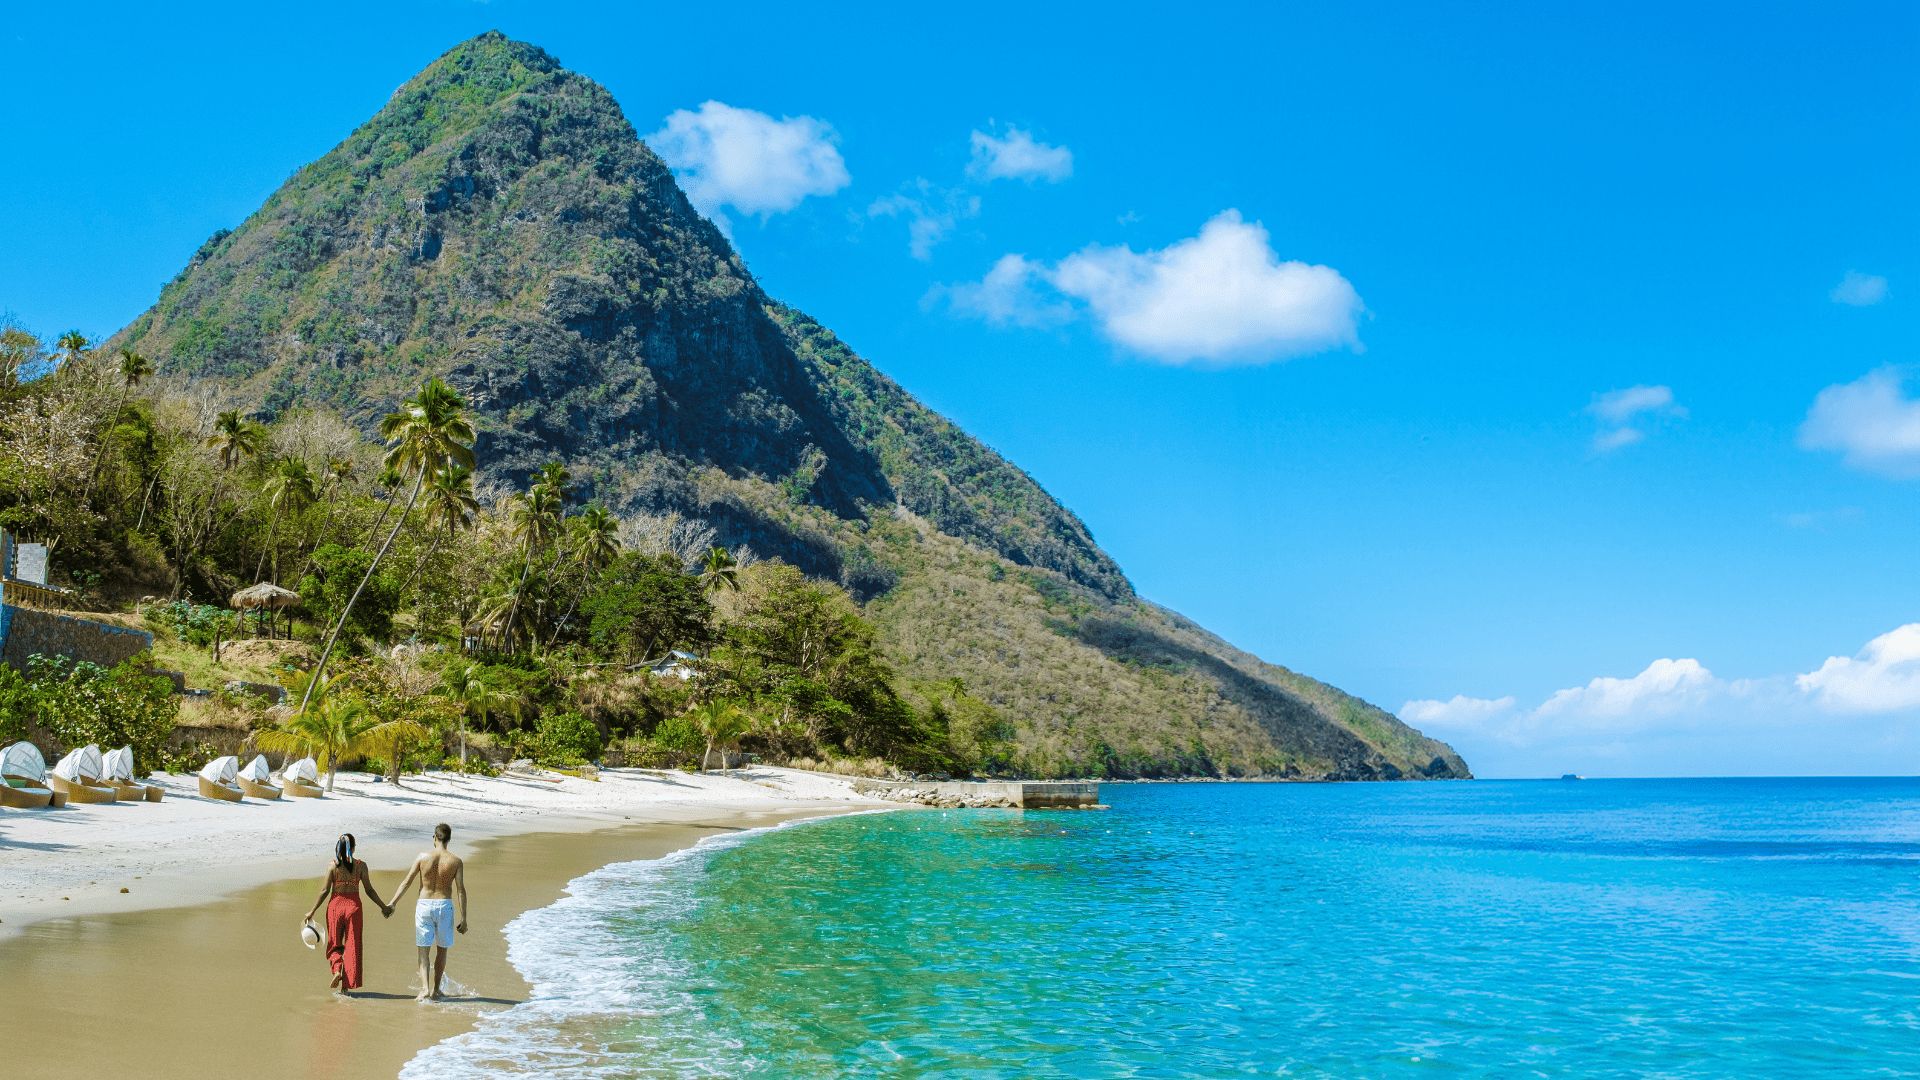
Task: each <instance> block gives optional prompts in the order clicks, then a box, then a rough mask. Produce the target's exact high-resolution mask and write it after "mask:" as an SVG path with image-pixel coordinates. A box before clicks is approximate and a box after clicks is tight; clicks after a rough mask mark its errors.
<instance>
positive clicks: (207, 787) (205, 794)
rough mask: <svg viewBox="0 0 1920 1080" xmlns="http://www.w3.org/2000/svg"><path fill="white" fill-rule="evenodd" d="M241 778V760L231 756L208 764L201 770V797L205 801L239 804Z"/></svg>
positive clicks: (216, 759) (215, 759)
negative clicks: (216, 800) (217, 800)
mask: <svg viewBox="0 0 1920 1080" xmlns="http://www.w3.org/2000/svg"><path fill="white" fill-rule="evenodd" d="M239 778H240V759H239V758H237V757H234V756H233V755H231V754H229V755H227V756H226V757H219V758H214V759H213V760H212V761H209V762H207V767H206V768H204V769H201V770H200V796H201V798H205V799H219V800H220V801H221V802H239V801H240V796H241V794H242V792H241V791H240V785H239V783H238V780H239Z"/></svg>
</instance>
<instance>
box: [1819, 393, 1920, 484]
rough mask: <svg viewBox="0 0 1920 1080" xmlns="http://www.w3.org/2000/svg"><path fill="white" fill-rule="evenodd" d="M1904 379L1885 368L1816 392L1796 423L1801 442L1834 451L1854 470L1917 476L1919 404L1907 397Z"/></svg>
mask: <svg viewBox="0 0 1920 1080" xmlns="http://www.w3.org/2000/svg"><path fill="white" fill-rule="evenodd" d="M1905 383H1906V377H1905V375H1904V374H1903V373H1902V372H1901V371H1900V370H1899V369H1897V368H1892V367H1884V368H1881V369H1879V370H1878V371H1873V372H1869V373H1868V374H1866V375H1865V376H1863V377H1862V378H1861V379H1860V380H1859V381H1858V382H1850V383H1843V384H1839V385H1835V386H1829V387H1827V388H1826V389H1825V390H1822V391H1820V393H1819V394H1818V395H1816V396H1815V397H1814V399H1813V407H1812V408H1810V409H1808V410H1807V419H1806V422H1805V423H1803V424H1801V425H1800V445H1801V446H1803V447H1806V448H1807V449H1809V450H1838V451H1840V452H1841V453H1842V454H1844V455H1845V460H1846V463H1847V464H1848V465H1851V466H1853V467H1854V468H1857V469H1866V470H1868V471H1870V472H1877V473H1883V474H1885V475H1888V476H1897V477H1908V476H1914V475H1916V474H1920V402H1917V401H1914V400H1912V399H1910V398H1908V397H1907V395H1906V387H1905Z"/></svg>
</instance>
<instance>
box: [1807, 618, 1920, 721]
mask: <svg viewBox="0 0 1920 1080" xmlns="http://www.w3.org/2000/svg"><path fill="white" fill-rule="evenodd" d="M1794 685H1796V686H1798V687H1799V688H1800V689H1801V690H1802V691H1804V692H1805V693H1807V694H1808V695H1809V696H1811V697H1812V698H1813V699H1814V701H1816V702H1818V703H1819V704H1820V705H1821V706H1822V707H1824V708H1827V709H1830V710H1832V711H1834V712H1887V711H1891V710H1894V709H1911V708H1913V707H1914V706H1916V705H1920V623H1908V624H1907V625H1905V626H1902V627H1900V628H1899V629H1897V630H1889V631H1887V632H1886V633H1884V634H1881V635H1880V636H1879V637H1877V638H1874V639H1873V640H1872V641H1869V642H1867V647H1866V648H1864V649H1861V650H1860V652H1859V654H1858V655H1856V656H1830V657H1828V658H1827V662H1826V663H1824V664H1822V665H1820V670H1818V671H1812V672H1808V673H1807V674H1805V675H1802V676H1800V677H1798V678H1796V679H1795V680H1794Z"/></svg>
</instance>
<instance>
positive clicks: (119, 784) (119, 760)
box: [100, 746, 164, 802]
mask: <svg viewBox="0 0 1920 1080" xmlns="http://www.w3.org/2000/svg"><path fill="white" fill-rule="evenodd" d="M101 765H102V768H101V774H100V778H101V779H102V780H105V781H106V782H107V784H108V786H110V787H112V788H113V791H114V794H116V795H118V796H120V801H121V802H138V801H139V800H141V799H145V800H146V801H148V802H159V801H160V796H161V795H162V794H164V793H163V792H162V791H161V790H160V789H159V788H158V787H155V786H154V785H152V784H141V783H136V782H135V781H134V779H133V747H131V746H123V747H121V748H120V749H118V750H109V751H107V753H106V756H105V757H103V758H102V759H101Z"/></svg>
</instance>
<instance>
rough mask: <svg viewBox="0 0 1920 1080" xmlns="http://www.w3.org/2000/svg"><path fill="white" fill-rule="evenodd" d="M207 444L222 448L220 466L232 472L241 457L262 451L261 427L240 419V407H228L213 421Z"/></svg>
mask: <svg viewBox="0 0 1920 1080" xmlns="http://www.w3.org/2000/svg"><path fill="white" fill-rule="evenodd" d="M207 445H208V446H217V447H219V448H220V466H221V467H222V468H224V469H226V470H227V471H228V472H232V471H233V467H234V466H235V465H238V464H239V463H240V459H241V458H250V457H252V456H253V455H255V454H257V453H259V452H260V429H259V428H256V427H254V426H253V425H252V424H249V423H247V422H246V421H245V420H242V419H240V410H239V409H228V410H227V411H226V412H223V413H221V414H220V418H219V419H218V420H215V421H214V422H213V434H212V435H209V436H207Z"/></svg>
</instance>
